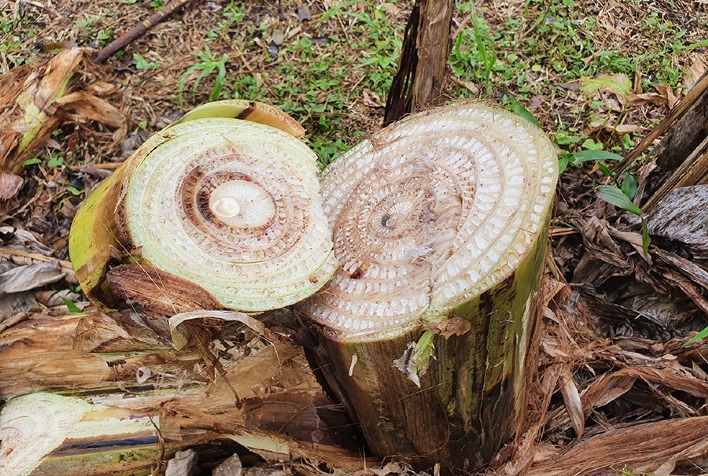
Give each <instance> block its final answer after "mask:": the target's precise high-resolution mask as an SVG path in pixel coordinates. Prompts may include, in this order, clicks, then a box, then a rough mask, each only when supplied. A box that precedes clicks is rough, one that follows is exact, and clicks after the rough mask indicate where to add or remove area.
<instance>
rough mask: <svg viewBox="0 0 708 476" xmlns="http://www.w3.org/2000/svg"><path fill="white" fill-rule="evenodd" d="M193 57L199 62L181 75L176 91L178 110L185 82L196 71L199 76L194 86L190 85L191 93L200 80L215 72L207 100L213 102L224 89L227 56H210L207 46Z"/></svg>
mask: <svg viewBox="0 0 708 476" xmlns="http://www.w3.org/2000/svg"><path fill="white" fill-rule="evenodd" d="M195 56H196V57H197V59H198V60H199V63H197V64H195V65H192V66H190V67H189V68H188V69H187V71H185V72H184V73H183V74H182V76H181V78H180V80H179V83H178V86H177V90H178V91H179V95H178V99H179V105H180V108H181V107H183V103H182V93H183V92H184V88H185V87H186V84H187V81H188V80H190V79H191V77H192V75H193V74H194V73H196V72H197V71H199V74H198V75H197V77H196V78H195V79H194V84H193V85H192V90H193V91H196V89H197V88H198V87H199V83H200V82H201V80H202V79H204V78H206V77H207V76H209V75H210V74H211V73H213V72H214V71H216V80H215V82H214V87H213V88H212V90H211V93H210V94H209V100H210V101H214V100H215V99H218V97H219V95H221V90H222V89H223V87H224V80H225V79H226V62H227V61H228V60H229V55H227V54H226V53H224V54H223V55H222V56H221V58H220V59H217V58H216V57H215V56H214V55H213V54H212V52H211V50H210V49H209V46H208V45H204V50H203V51H199V52H197V53H195Z"/></svg>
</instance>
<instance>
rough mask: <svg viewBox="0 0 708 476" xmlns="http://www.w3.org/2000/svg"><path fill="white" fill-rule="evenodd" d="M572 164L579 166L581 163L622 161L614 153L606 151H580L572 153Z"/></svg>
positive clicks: (620, 157) (619, 156)
mask: <svg viewBox="0 0 708 476" xmlns="http://www.w3.org/2000/svg"><path fill="white" fill-rule="evenodd" d="M573 157H574V158H575V160H574V162H575V163H576V164H579V163H581V162H592V161H593V160H622V156H621V155H619V154H615V153H614V152H607V151H606V150H582V151H580V152H573Z"/></svg>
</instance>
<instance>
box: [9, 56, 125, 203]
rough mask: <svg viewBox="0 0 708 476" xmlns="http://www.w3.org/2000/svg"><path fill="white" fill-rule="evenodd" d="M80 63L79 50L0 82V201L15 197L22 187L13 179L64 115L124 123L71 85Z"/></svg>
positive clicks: (13, 73) (113, 124) (116, 124)
mask: <svg viewBox="0 0 708 476" xmlns="http://www.w3.org/2000/svg"><path fill="white" fill-rule="evenodd" d="M82 61H84V52H83V50H82V49H80V48H71V49H66V50H63V51H61V52H59V53H58V54H57V55H56V56H55V57H54V58H52V59H51V60H49V62H47V63H31V64H29V65H26V66H23V67H20V68H15V69H13V70H12V71H10V73H8V74H7V75H5V76H4V77H3V78H2V79H1V80H0V111H1V112H0V124H2V126H0V200H8V199H10V198H12V197H14V196H15V195H16V194H17V193H18V192H19V190H20V188H21V185H22V183H21V181H20V180H18V178H16V175H17V174H18V173H19V172H20V171H21V170H22V167H23V162H24V161H25V160H27V159H28V158H30V157H31V156H32V154H33V153H34V152H35V151H36V150H37V149H38V148H39V147H41V146H43V145H44V144H45V142H46V141H47V140H48V139H49V138H50V135H51V133H52V131H54V130H55V129H56V128H57V127H58V126H59V125H61V124H62V123H64V122H65V121H66V120H67V119H68V113H69V112H73V113H74V114H75V115H77V116H78V117H80V118H83V119H84V120H85V119H91V120H94V121H97V122H100V123H103V124H107V125H109V126H111V127H118V128H121V127H122V126H124V124H125V123H126V119H125V116H124V115H123V114H122V113H121V112H119V111H118V110H117V109H116V108H115V107H114V106H112V105H110V104H108V103H107V102H106V101H105V100H103V99H99V98H97V97H96V96H93V95H92V94H91V93H90V92H87V91H81V88H86V86H83V85H81V83H80V82H79V81H78V80H77V81H71V80H72V77H73V76H74V73H75V72H76V71H77V69H78V67H79V65H80V64H81V63H82ZM72 89H74V90H77V89H78V91H74V92H71V90H72ZM99 89H103V90H105V89H106V87H105V85H103V86H101V87H100V88H99Z"/></svg>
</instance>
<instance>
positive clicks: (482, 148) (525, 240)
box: [300, 104, 557, 473]
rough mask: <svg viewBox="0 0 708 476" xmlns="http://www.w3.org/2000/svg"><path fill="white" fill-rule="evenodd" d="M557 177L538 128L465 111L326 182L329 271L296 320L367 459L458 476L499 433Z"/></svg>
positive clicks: (514, 404) (437, 117)
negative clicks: (437, 466) (315, 333)
mask: <svg viewBox="0 0 708 476" xmlns="http://www.w3.org/2000/svg"><path fill="white" fill-rule="evenodd" d="M556 180H557V159H556V154H555V151H554V148H553V146H552V144H551V142H550V141H549V140H548V138H547V137H546V136H545V135H544V134H543V133H542V132H541V131H540V129H538V128H537V127H536V126H534V125H532V124H530V123H528V122H527V121H525V120H524V119H521V118H519V117H517V116H515V115H513V114H511V113H508V112H506V111H503V110H498V109H493V108H489V107H486V106H483V105H479V104H475V105H458V106H451V107H445V108H439V109H434V110H431V111H429V112H427V113H423V114H417V115H414V116H410V117H408V118H407V119H405V120H403V121H401V122H399V123H397V124H394V125H392V126H390V127H388V128H386V129H385V130H383V131H382V132H381V133H379V134H377V135H375V136H374V137H372V139H371V140H369V141H366V142H364V143H362V144H360V145H358V146H357V147H355V148H354V149H352V150H351V151H350V152H349V153H347V154H345V156H343V157H342V158H340V159H339V160H338V161H337V162H335V163H334V164H333V165H332V166H330V168H329V169H327V170H326V171H325V176H324V178H323V185H322V193H323V204H324V210H325V213H326V214H327V216H328V219H329V223H330V226H331V227H332V228H333V240H334V246H335V254H336V255H337V258H338V260H339V261H340V263H341V264H340V267H339V269H338V270H337V272H336V273H335V275H334V277H333V279H332V280H331V281H330V282H329V283H328V284H327V285H326V286H325V287H324V288H323V290H322V291H321V292H320V293H318V294H317V295H315V296H314V297H313V298H311V299H309V300H308V301H306V302H305V303H304V304H303V305H302V306H301V307H300V309H301V311H302V313H303V314H304V315H305V316H307V318H309V321H310V322H312V323H313V324H314V325H315V327H316V328H317V329H318V330H319V331H320V333H321V335H322V337H323V339H322V346H321V348H320V349H319V355H318V356H317V357H316V358H317V359H319V360H320V361H321V362H320V364H325V365H323V369H325V377H326V378H327V380H328V382H329V383H330V386H331V387H332V388H333V390H334V392H335V393H337V394H338V396H339V397H340V399H341V400H342V401H343V402H344V403H345V405H346V406H347V407H348V409H349V411H350V414H351V415H352V416H353V417H354V418H355V419H356V420H357V421H358V422H359V423H360V424H361V427H362V430H363V433H364V436H365V437H366V440H367V443H368V444H369V446H370V448H371V449H372V450H373V451H374V452H375V453H376V454H377V455H378V456H390V455H403V456H405V457H407V458H408V459H409V460H410V461H412V462H413V463H414V464H416V465H417V466H419V467H426V466H432V465H433V464H434V463H441V464H443V466H444V467H445V468H446V469H447V470H448V471H450V472H454V473H459V472H461V471H469V470H472V469H474V468H476V467H478V466H480V465H482V464H486V463H487V462H489V460H490V459H491V457H492V456H493V454H494V453H495V452H496V451H497V450H498V449H499V447H500V446H501V445H502V444H503V443H504V442H505V441H506V440H508V439H509V438H510V437H511V436H512V434H513V429H514V425H515V423H516V419H517V418H518V417H519V411H520V409H521V406H522V403H523V400H522V395H523V369H524V358H525V351H526V345H527V337H528V336H527V334H528V333H527V331H526V329H527V326H528V324H529V323H528V320H529V316H530V315H531V312H530V311H531V306H530V302H531V297H532V294H533V290H534V287H535V286H536V284H537V282H538V278H539V276H540V272H541V269H542V266H543V257H544V253H545V248H546V233H547V227H548V221H549V215H550V210H551V208H552V203H553V194H554V189H555V183H556ZM328 363H331V364H333V365H326V364H328Z"/></svg>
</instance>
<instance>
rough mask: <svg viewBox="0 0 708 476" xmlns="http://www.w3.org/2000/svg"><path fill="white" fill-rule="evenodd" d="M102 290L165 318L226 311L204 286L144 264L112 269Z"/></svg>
mask: <svg viewBox="0 0 708 476" xmlns="http://www.w3.org/2000/svg"><path fill="white" fill-rule="evenodd" d="M103 288H104V290H105V291H106V294H107V295H112V296H114V297H116V298H118V299H120V300H122V301H127V302H130V303H131V304H132V305H133V306H135V307H136V308H138V309H141V310H144V311H149V312H155V313H158V314H162V315H165V316H172V315H174V314H178V313H180V312H189V311H198V310H201V309H222V308H223V306H221V304H220V303H219V302H218V301H217V300H216V299H215V298H214V297H213V296H212V295H211V294H210V293H209V292H207V291H206V290H205V289H203V288H202V287H200V286H197V285H196V284H193V283H191V282H189V281H187V280H185V279H182V278H180V277H177V276H175V275H173V274H170V273H166V272H165V271H161V270H159V269H157V268H153V267H151V266H144V265H141V264H128V265H120V266H116V267H115V268H113V269H111V270H110V271H108V273H107V275H106V282H105V283H104V286H103Z"/></svg>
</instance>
